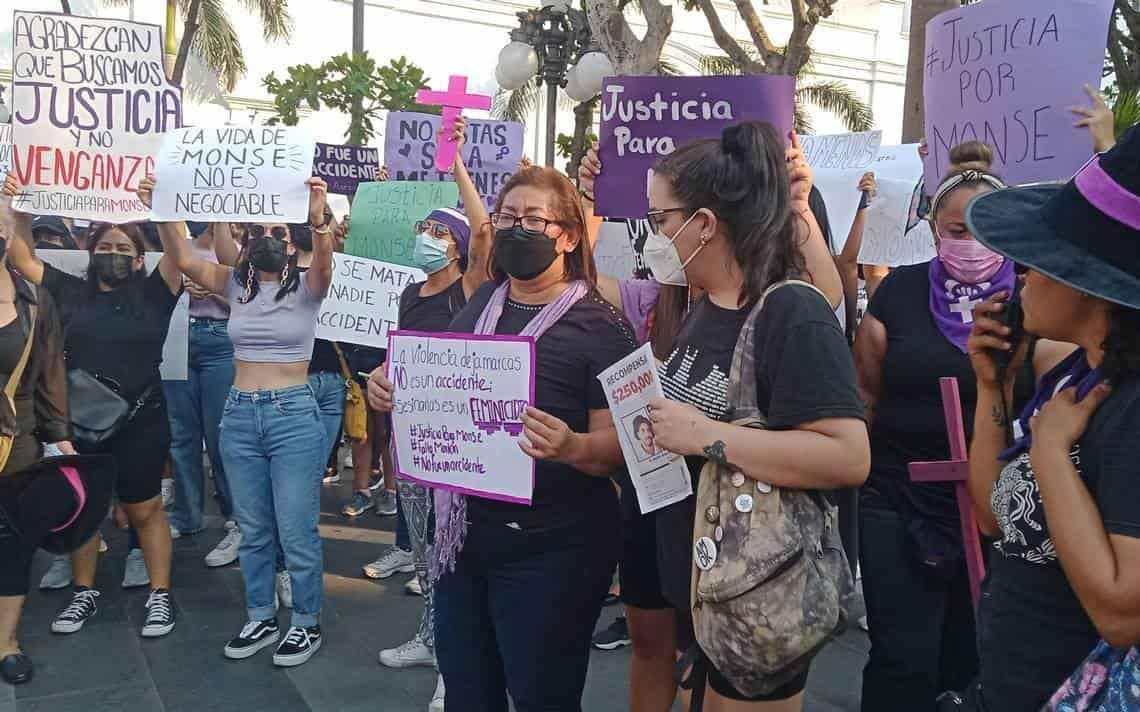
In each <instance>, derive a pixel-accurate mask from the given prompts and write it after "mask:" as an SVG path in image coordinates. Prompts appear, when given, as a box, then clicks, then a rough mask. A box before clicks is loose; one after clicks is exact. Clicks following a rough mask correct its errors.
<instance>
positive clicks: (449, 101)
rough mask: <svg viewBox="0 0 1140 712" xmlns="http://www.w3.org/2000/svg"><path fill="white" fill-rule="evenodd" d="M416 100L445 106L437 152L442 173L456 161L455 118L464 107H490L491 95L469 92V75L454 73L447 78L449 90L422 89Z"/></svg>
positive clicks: (436, 167) (437, 160) (437, 165)
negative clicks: (452, 136) (453, 131)
mask: <svg viewBox="0 0 1140 712" xmlns="http://www.w3.org/2000/svg"><path fill="white" fill-rule="evenodd" d="M416 101H418V102H419V103H421V104H427V105H429V106H442V107H443V121H442V122H440V126H442V127H443V136H444V139H443V141H441V142H440V145H439V149H438V150H437V151H436V152H435V169H436V170H437V171H440V172H442V173H446V172H447V171H450V170H451V166H452V164H453V163H455V151H456V146H455V142H454V141H452V140H451V131H452V130H453V129H454V127H455V120H456V119H458V118H459V116H460V114H462V113H463V110H464V109H490V108H491V97H489V96H486V95H484V94H468V93H467V77H463V76H458V75H455V74H452V75H451V77H450V78H449V79H448V80H447V91H432V90H430V89H420V90H419V92H417V93H416Z"/></svg>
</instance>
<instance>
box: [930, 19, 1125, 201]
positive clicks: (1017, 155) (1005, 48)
mask: <svg viewBox="0 0 1140 712" xmlns="http://www.w3.org/2000/svg"><path fill="white" fill-rule="evenodd" d="M1112 6H1113V0H1002V2H985V3H981V4H980V5H969V6H967V7H963V8H960V9H955V10H949V11H947V12H944V13H942V14H941V15H938V16H937V17H935V18H934V19H933V20H931V21H930V22H929V23H927V25H926V59H925V72H926V76H925V84H924V95H925V105H926V142H927V145H928V147H929V149H930V155H929V156H928V157H927V159H926V162H925V166H924V168H925V173H926V185H927V186H928V188H927V190H928V191H929V192H934V189H933V188H930V187H929V186H937V185H938V183H939V182H940V180H941V177H942V175H943V174H944V173H945V171H946V167H947V166H948V165H949V163H950V160H949V153H950V149H951V148H953V147H954V146H956V145H958V144H960V143H964V142H966V141H973V140H977V141H983V142H985V143H987V144H989V146H990V148H992V149H993V152H994V166H993V170H994V172H995V173H997V174H998V175H1001V176H1002V177H1003V178H1004V179H1005V180H1006V182H1007V183H1009V184H1011V185H1016V184H1022V183H1032V182H1036V181H1052V180H1067V179H1068V178H1071V177H1072V175H1073V173H1075V172H1076V171H1077V169H1079V168H1080V167H1081V166H1082V165H1084V163H1085V161H1087V160H1088V159H1089V156H1090V155H1091V154H1092V142H1091V139H1090V138H1089V133H1088V130H1087V129H1084V128H1080V129H1078V128H1074V127H1073V121H1074V120H1075V119H1074V116H1073V114H1072V113H1071V112H1070V111H1069V108H1070V107H1073V106H1085V105H1088V103H1089V99H1088V96H1087V95H1086V94H1085V91H1084V85H1085V84H1089V85H1092V86H1093V87H1099V86H1100V79H1101V71H1102V69H1103V66H1104V45H1105V37H1107V36H1108V22H1109V16H1110V15H1111V13H1112Z"/></svg>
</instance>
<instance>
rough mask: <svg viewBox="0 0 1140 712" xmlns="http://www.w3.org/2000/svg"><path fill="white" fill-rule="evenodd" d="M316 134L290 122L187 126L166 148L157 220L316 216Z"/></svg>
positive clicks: (167, 141) (160, 171)
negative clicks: (312, 187) (312, 199)
mask: <svg viewBox="0 0 1140 712" xmlns="http://www.w3.org/2000/svg"><path fill="white" fill-rule="evenodd" d="M313 150H314V149H313V139H312V137H311V136H310V135H309V133H308V132H307V131H305V130H304V129H298V128H290V127H284V126H264V127H257V128H242V127H237V126H226V127H223V128H185V129H178V130H175V131H171V132H170V133H168V134H167V135H166V139H165V140H164V141H163V142H162V148H161V149H159V154H158V167H157V178H158V182H157V184H156V185H155V191H154V209H153V214H152V215H153V217H152V219H154V220H201V221H204V222H227V221H232V222H283V223H300V222H306V221H307V220H308V214H309V187H308V186H307V185H305V181H306V180H307V179H308V178H309V177H310V176H311V175H312V170H313Z"/></svg>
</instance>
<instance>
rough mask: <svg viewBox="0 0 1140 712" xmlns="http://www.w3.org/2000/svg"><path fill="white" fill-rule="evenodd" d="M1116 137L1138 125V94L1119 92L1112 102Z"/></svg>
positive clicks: (1139, 93)
mask: <svg viewBox="0 0 1140 712" xmlns="http://www.w3.org/2000/svg"><path fill="white" fill-rule="evenodd" d="M1112 115H1113V118H1114V120H1115V129H1116V135H1117V136H1118V137H1119V136H1120V135H1121V134H1122V133H1124V132H1125V131H1126V130H1128V129H1129V128H1130V127H1132V126H1135V125H1136V124H1140V92H1135V91H1131V92H1121V93H1119V94H1118V95H1117V96H1116V99H1115V101H1113V102H1112Z"/></svg>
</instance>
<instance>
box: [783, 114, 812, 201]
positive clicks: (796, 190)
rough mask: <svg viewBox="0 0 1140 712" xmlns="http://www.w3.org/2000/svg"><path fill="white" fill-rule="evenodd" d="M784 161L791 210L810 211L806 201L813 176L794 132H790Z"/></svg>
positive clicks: (809, 195)
mask: <svg viewBox="0 0 1140 712" xmlns="http://www.w3.org/2000/svg"><path fill="white" fill-rule="evenodd" d="M784 160H785V161H787V163H788V188H789V190H790V192H791V198H792V209H793V210H795V211H797V212H802V211H803V209H804V208H807V209H808V210H810V209H811V208H810V207H809V205H808V199H809V198H810V197H811V186H812V181H813V180H814V179H815V174H814V173H813V172H812V169H811V165H809V164H808V162H807V159H806V158H804V149H803V147H802V146H801V145H800V137H799V134H797V133H796V132H795V131H793V132H792V146H791V148H789V149H788V150H787V151H786V152H785V153H784Z"/></svg>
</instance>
